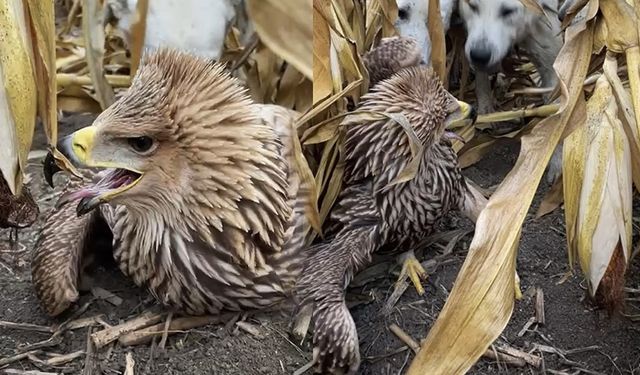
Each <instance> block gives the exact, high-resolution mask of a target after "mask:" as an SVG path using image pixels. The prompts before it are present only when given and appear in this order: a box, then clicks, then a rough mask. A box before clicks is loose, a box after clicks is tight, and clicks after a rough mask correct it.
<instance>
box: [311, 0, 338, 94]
mask: <svg viewBox="0 0 640 375" xmlns="http://www.w3.org/2000/svg"><path fill="white" fill-rule="evenodd" d="M317 3H320V2H319V1H316V2H314V4H313V104H316V103H317V102H319V101H320V100H322V99H324V98H326V97H328V96H329V95H331V93H332V92H333V85H332V81H331V67H330V65H329V49H330V48H331V47H330V41H329V25H328V24H327V21H326V19H325V18H324V17H322V16H321V15H320V12H318V10H317V9H316V6H320V4H319V5H316V4H317Z"/></svg>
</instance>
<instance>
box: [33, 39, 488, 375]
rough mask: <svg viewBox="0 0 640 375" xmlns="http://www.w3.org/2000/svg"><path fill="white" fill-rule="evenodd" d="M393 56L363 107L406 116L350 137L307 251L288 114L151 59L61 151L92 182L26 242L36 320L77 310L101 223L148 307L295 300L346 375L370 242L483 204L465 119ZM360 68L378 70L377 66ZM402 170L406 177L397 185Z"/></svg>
mask: <svg viewBox="0 0 640 375" xmlns="http://www.w3.org/2000/svg"><path fill="white" fill-rule="evenodd" d="M391 42H392V41H387V43H385V44H383V47H380V48H384V46H385V45H387V46H390V45H389V44H388V43H391ZM411 45H412V44H411V43H409V44H408V46H411ZM384 55H385V54H381V55H380V56H384ZM387 55H388V54H387ZM396 55H397V56H409V57H407V58H405V59H403V61H402V62H400V63H398V64H396V65H395V66H397V69H400V71H399V72H397V73H395V74H394V75H393V76H391V77H390V78H389V77H388V75H387V76H385V74H379V75H377V76H378V77H380V79H381V81H380V82H379V83H378V84H377V85H376V86H375V88H374V89H373V90H372V92H371V93H370V94H368V95H367V96H366V97H365V100H364V103H363V104H362V106H361V110H363V111H369V112H371V113H385V114H387V115H389V116H392V117H393V116H394V115H396V114H397V115H402V116H404V118H405V119H406V122H407V124H408V126H405V127H403V126H401V125H398V124H397V123H396V122H395V121H386V120H379V121H376V122H374V123H371V122H363V123H359V124H354V125H351V126H350V127H349V128H348V129H347V137H346V144H345V147H346V160H345V161H346V164H347V168H346V171H347V172H346V177H345V181H344V191H342V193H341V196H340V199H339V202H338V204H337V206H336V207H335V208H334V210H333V214H332V219H333V220H332V222H331V223H329V228H328V233H329V240H328V241H326V242H322V243H320V244H318V245H316V246H312V247H311V248H305V246H304V240H305V238H306V234H307V232H308V231H309V228H310V226H311V223H312V222H313V220H312V219H311V218H310V216H312V215H310V214H309V211H311V210H310V209H309V207H310V205H312V204H315V199H313V197H312V195H313V193H312V191H313V189H314V186H313V179H312V178H305V176H309V174H310V171H309V170H308V166H307V165H306V163H305V162H304V161H301V160H299V158H296V155H297V152H296V150H297V149H298V148H299V147H300V145H299V144H298V143H297V142H298V138H297V133H296V129H295V127H294V122H295V120H296V119H297V114H296V113H294V112H292V111H288V110H285V109H283V108H281V107H277V106H268V105H261V104H255V103H253V102H251V100H250V99H249V98H248V97H247V95H246V93H245V91H244V90H243V89H241V88H240V86H239V84H238V83H237V82H236V81H235V80H234V79H233V78H231V77H229V76H228V75H227V74H225V73H223V71H222V68H221V67H220V66H219V65H217V64H215V63H210V62H207V61H205V60H204V59H202V58H198V57H194V56H189V55H187V54H184V53H180V52H175V51H168V50H160V51H158V52H153V53H151V54H148V55H146V56H145V57H144V58H143V60H142V62H141V65H140V69H139V70H138V73H137V75H136V77H135V78H134V80H133V82H132V86H131V88H130V89H129V91H128V92H127V93H126V94H125V95H124V96H123V97H122V98H120V99H119V100H118V101H117V102H116V103H115V104H114V105H112V106H111V107H110V108H108V109H107V110H106V111H105V112H104V113H102V114H101V115H100V116H99V117H98V118H97V119H96V120H95V122H94V123H93V125H92V126H89V127H86V128H83V129H81V130H78V131H76V132H75V133H73V134H71V135H70V136H69V137H67V138H65V139H63V140H62V141H61V144H60V145H59V149H60V150H61V151H62V152H63V153H64V154H65V155H66V156H67V157H68V158H69V159H70V160H72V161H73V162H74V163H75V164H77V165H84V166H87V167H92V168H97V169H98V170H99V172H98V173H97V174H94V175H92V177H91V179H90V182H88V183H87V182H83V183H77V182H75V183H74V184H83V186H82V187H81V188H79V189H76V188H75V186H71V187H70V189H69V192H68V193H66V194H65V195H64V196H63V198H62V199H61V201H60V204H59V206H58V208H57V210H55V211H54V212H53V213H52V214H51V216H50V217H49V219H48V220H47V222H46V224H45V227H44V229H43V230H42V232H41V234H40V237H39V239H38V241H37V243H36V248H35V251H34V259H33V265H32V266H33V269H32V275H33V280H34V284H35V286H36V291H37V294H38V296H39V298H40V300H41V301H42V304H43V306H44V307H45V309H46V310H47V311H48V312H49V313H50V314H52V315H55V314H58V313H60V312H62V311H64V309H66V308H67V307H68V306H69V305H70V304H71V303H72V302H73V301H75V300H76V299H77V296H78V293H77V279H78V274H79V272H80V271H79V270H80V269H81V267H82V263H83V257H84V256H86V253H87V250H90V249H89V248H88V247H90V246H91V237H92V236H93V233H94V230H95V228H96V226H97V225H98V224H100V223H106V226H107V227H108V228H109V229H110V231H111V233H112V235H113V254H114V258H115V260H116V262H117V263H118V264H119V266H120V269H121V270H122V271H123V272H124V273H125V274H126V275H128V276H130V277H131V278H132V279H133V281H134V282H136V283H137V284H138V285H141V286H146V287H147V288H148V289H149V290H150V291H151V292H152V294H153V295H154V296H155V297H156V299H157V300H158V301H159V302H161V303H163V304H165V305H168V306H170V307H174V308H176V309H179V310H180V311H183V312H187V313H190V314H202V313H213V314H215V313H218V312H220V311H222V310H235V311H238V310H254V309H267V308H271V307H275V306H276V305H278V304H279V303H281V302H284V301H286V300H295V299H297V298H299V301H301V303H302V304H303V305H312V307H313V309H314V310H313V320H314V322H315V330H314V345H315V348H314V353H315V354H316V355H315V357H316V358H317V359H319V363H320V364H321V366H320V368H321V370H323V371H335V372H338V371H340V369H342V368H347V369H348V370H349V371H351V372H353V371H355V369H357V367H358V364H359V358H358V348H357V345H358V340H357V333H356V332H355V325H354V324H353V319H352V318H351V316H350V315H349V312H348V310H347V308H346V305H345V304H344V293H345V288H346V286H347V284H348V282H349V280H350V278H351V275H352V274H353V273H354V272H356V271H357V270H358V269H360V268H361V267H363V266H364V265H365V264H366V263H367V260H368V258H369V256H370V254H371V252H373V251H375V250H376V249H378V248H379V247H380V246H381V245H383V244H386V243H398V244H401V245H405V244H406V245H407V246H409V245H410V244H411V243H415V242H416V241H417V240H419V239H421V238H424V236H426V235H427V234H428V233H429V232H430V231H431V230H432V229H433V227H434V225H435V223H436V222H437V220H438V219H439V218H441V217H442V216H444V215H445V214H446V213H447V212H448V211H450V210H453V209H461V210H463V211H464V212H466V213H468V214H469V215H470V216H474V215H477V213H478V211H479V209H481V206H482V202H483V201H482V199H483V197H479V195H478V194H477V192H475V191H473V190H472V189H471V188H470V187H469V186H468V185H467V183H466V181H465V180H464V178H463V176H462V175H461V174H460V171H459V170H458V168H457V166H456V155H455V152H454V151H453V150H452V149H451V145H450V142H449V140H447V139H446V134H448V133H447V132H445V127H446V126H447V125H449V124H451V123H452V122H454V121H456V120H458V119H461V118H464V117H467V116H470V115H471V112H472V111H470V107H469V106H468V105H466V104H464V103H461V102H458V101H457V100H455V98H453V97H452V96H451V95H450V94H449V93H448V92H446V91H445V90H444V89H443V88H442V86H441V85H440V83H439V82H438V81H437V78H436V77H435V76H434V74H433V73H432V72H431V70H430V69H429V68H425V67H416V66H411V65H412V64H413V65H415V63H417V61H419V60H420V59H419V58H418V59H417V60H416V59H414V58H411V57H410V56H412V55H413V53H412V52H411V51H408V53H407V54H405V55H403V54H400V53H399V54H396ZM418 55H419V54H418ZM368 59H369V61H372V62H373V63H372V65H371V66H370V70H371V71H372V72H373V71H374V70H375V69H376V64H375V61H376V58H375V56H374V55H369V56H368ZM389 66H391V65H389ZM406 66H410V67H406ZM392 70H393V69H391V70H389V74H391V73H393V72H392ZM372 75H373V74H372ZM387 119H388V118H387ZM408 134H410V135H411V137H412V139H413V141H412V142H410V141H409V135H408ZM413 167H415V172H416V173H415V176H412V177H413V178H407V179H397V177H398V176H399V175H402V174H405V175H406V173H405V172H406V171H408V170H410V169H411V168H413ZM105 203H107V204H105ZM77 213H78V214H80V215H81V216H77ZM411 262H413V263H417V261H416V260H415V258H413V260H412V261H411V260H410V261H409V263H411ZM413 263H412V264H413ZM417 264H419V263H417ZM296 284H297V286H296Z"/></svg>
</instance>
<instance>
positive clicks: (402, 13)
mask: <svg viewBox="0 0 640 375" xmlns="http://www.w3.org/2000/svg"><path fill="white" fill-rule="evenodd" d="M398 18H399V19H401V20H403V21H406V20H408V19H409V10H408V9H407V8H400V9H398Z"/></svg>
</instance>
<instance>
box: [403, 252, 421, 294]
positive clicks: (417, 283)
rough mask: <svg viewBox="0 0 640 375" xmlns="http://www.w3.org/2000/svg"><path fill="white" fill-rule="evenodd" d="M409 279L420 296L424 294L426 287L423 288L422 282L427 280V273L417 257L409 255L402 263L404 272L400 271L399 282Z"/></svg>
mask: <svg viewBox="0 0 640 375" xmlns="http://www.w3.org/2000/svg"><path fill="white" fill-rule="evenodd" d="M407 276H408V277H409V279H410V280H411V282H412V283H413V286H414V288H415V289H416V292H417V293H418V295H423V294H424V292H425V291H424V287H423V286H422V280H424V279H426V278H427V271H425V269H424V267H422V264H420V262H419V261H418V259H416V257H415V255H412V254H411V255H407V257H406V259H405V260H404V262H403V263H402V270H401V271H400V277H399V278H398V282H400V281H401V280H404V279H406V278H407Z"/></svg>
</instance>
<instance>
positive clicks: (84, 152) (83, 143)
mask: <svg viewBox="0 0 640 375" xmlns="http://www.w3.org/2000/svg"><path fill="white" fill-rule="evenodd" d="M95 136H96V128H94V127H93V126H87V127H86V128H82V129H80V130H78V131H76V132H75V133H73V135H72V136H71V151H72V152H73V154H74V156H75V158H76V160H78V161H79V162H80V163H82V164H84V165H87V166H91V165H92V164H93V163H92V162H91V161H90V159H89V155H91V150H92V149H93V142H94V140H95Z"/></svg>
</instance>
